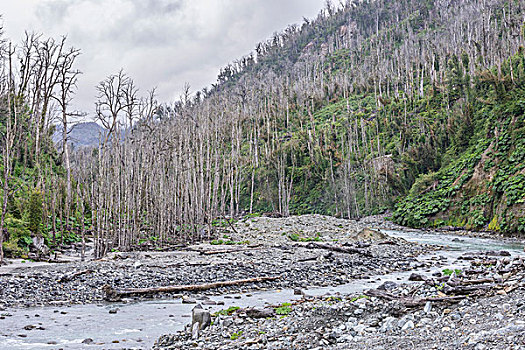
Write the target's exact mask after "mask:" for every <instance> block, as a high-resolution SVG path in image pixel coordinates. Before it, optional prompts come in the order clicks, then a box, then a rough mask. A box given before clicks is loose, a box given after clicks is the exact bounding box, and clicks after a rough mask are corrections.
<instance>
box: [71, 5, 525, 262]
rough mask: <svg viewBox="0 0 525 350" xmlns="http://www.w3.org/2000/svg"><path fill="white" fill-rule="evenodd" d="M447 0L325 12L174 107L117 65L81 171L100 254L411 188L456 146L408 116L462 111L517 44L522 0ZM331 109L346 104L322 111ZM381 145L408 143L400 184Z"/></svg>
mask: <svg viewBox="0 0 525 350" xmlns="http://www.w3.org/2000/svg"><path fill="white" fill-rule="evenodd" d="M447 4H448V2H445V1H438V0H436V1H424V2H422V1H418V0H409V1H394V2H392V1H386V0H385V1H370V2H368V1H365V2H362V3H359V4H356V3H354V2H352V1H348V2H347V3H345V4H341V5H340V6H339V7H333V6H332V5H329V6H328V5H327V8H326V9H325V10H323V11H322V12H321V13H320V14H319V16H318V17H317V18H316V19H314V20H312V21H305V23H304V24H303V25H302V26H290V27H288V28H287V29H286V30H285V31H283V32H282V33H280V34H275V35H274V36H273V37H272V38H271V39H270V40H268V41H267V42H263V43H261V44H259V45H257V48H256V53H253V54H250V55H249V56H246V57H244V58H242V59H241V60H238V61H236V62H234V63H232V64H230V65H229V66H228V67H226V68H224V69H222V70H221V72H220V75H219V77H218V81H217V83H216V84H214V85H213V87H212V88H211V89H205V90H203V91H202V92H198V93H197V94H196V95H195V96H193V97H191V96H190V95H191V94H190V91H189V88H187V89H186V90H185V93H184V95H183V96H182V97H181V99H180V101H179V102H177V103H175V104H172V105H157V103H156V102H155V100H154V95H153V94H150V96H149V97H148V98H142V99H140V98H138V97H137V95H138V92H137V89H136V88H135V86H134V84H133V82H132V80H131V79H130V78H129V77H127V76H126V75H125V74H123V73H122V72H120V73H118V74H116V75H114V76H110V77H109V78H108V79H106V80H105V81H103V82H102V83H101V84H100V85H99V87H98V89H99V92H100V95H99V100H98V102H97V118H98V119H99V120H100V122H101V123H102V124H103V125H104V126H105V127H106V129H107V130H108V133H107V134H106V135H104V136H103V137H102V139H101V143H100V147H99V149H98V150H97V152H96V156H93V155H92V154H91V153H89V152H87V153H85V154H80V155H78V159H77V164H78V165H79V166H78V167H77V168H78V169H80V170H79V174H77V175H76V178H78V179H82V181H87V182H88V183H89V185H87V186H85V188H86V189H88V190H87V192H86V196H87V197H86V198H90V204H91V208H92V211H93V217H94V218H95V221H96V223H95V232H96V235H97V242H99V244H98V248H97V252H98V253H97V255H98V256H101V255H103V253H104V252H105V251H107V249H109V248H111V247H121V248H129V247H130V246H132V245H134V244H138V243H140V242H145V241H150V242H152V241H153V242H157V243H158V242H163V243H164V244H169V242H170V241H184V242H189V241H194V240H198V239H202V238H210V237H211V236H213V235H214V225H216V224H217V223H220V221H222V218H223V217H225V216H227V217H235V216H237V215H241V214H243V213H251V212H252V211H255V210H257V211H268V212H277V213H279V214H280V215H289V214H290V213H292V212H293V213H296V214H297V213H299V214H300V213H305V212H315V211H318V210H319V211H323V212H330V213H332V214H338V215H342V216H345V217H358V216H360V215H363V214H368V213H371V212H372V211H373V209H374V208H378V207H381V206H382V205H388V204H389V203H391V202H392V200H393V199H394V198H395V196H396V195H398V194H400V193H401V192H402V191H405V192H406V191H408V189H409V188H410V185H411V183H412V182H413V180H414V178H415V176H417V175H418V174H420V173H424V172H426V171H430V170H432V169H435V168H436V167H437V166H438V164H436V163H432V160H433V159H438V158H439V157H438V156H437V155H438V153H439V152H441V150H443V149H444V148H445V147H446V146H447V145H449V144H450V142H451V141H450V140H449V139H447V138H443V133H435V132H433V131H432V132H429V130H432V128H433V127H434V126H433V125H432V123H433V120H432V119H431V118H429V117H428V116H425V114H424V113H416V114H414V113H411V114H410V115H409V114H408V113H407V110H410V111H414V110H416V111H417V110H418V108H419V107H418V103H420V101H421V99H422V98H424V97H425V96H429V95H430V96H432V95H433V94H440V95H441V96H445V97H444V98H442V99H440V102H439V103H440V104H441V105H440V108H441V107H442V108H444V109H447V108H449V109H450V108H452V107H453V106H455V107H454V108H462V106H463V107H465V106H468V103H469V98H470V97H469V96H470V95H469V91H470V89H471V87H472V86H473V84H474V82H473V81H472V79H471V78H470V77H471V75H472V74H474V73H475V72H479V71H482V70H484V69H488V68H490V67H494V66H495V67H500V65H501V63H502V61H503V60H504V59H506V58H508V57H509V56H511V55H512V54H514V53H515V52H516V51H517V49H518V47H519V45H521V44H523V37H522V35H521V32H520V30H521V24H522V17H520V16H521V15H520V14H522V13H523V10H524V8H525V3H524V1H521V0H520V1H514V2H510V3H509V2H505V1H502V0H491V1H488V0H487V1H478V0H469V1H464V2H462V3H461V4H457V5H455V6H448V5H447ZM473 18H475V19H476V20H475V21H472V19H473ZM320 38H322V39H320ZM355 96H358V97H355ZM392 101H396V102H397V103H398V105H399V104H400V103H401V102H402V103H403V104H404V107H403V108H401V109H399V108H397V107H396V109H394V108H390V107H389V106H390V104H391V103H392ZM400 101H401V102H400ZM329 105H330V106H333V105H335V106H336V107H335V108H336V109H335V110H326V111H325V110H323V108H324V107H325V106H329ZM319 111H321V112H319ZM335 114H343V115H346V116H347V118H346V120H345V121H344V122H343V123H342V122H341V121H340V120H339V121H338V120H336V118H335ZM465 118H467V117H465ZM320 120H322V121H323V124H322V125H320ZM460 122H462V121H458V120H452V119H449V120H445V121H443V122H442V123H443V125H449V127H450V128H453V127H454V126H453V125H457V124H458V123H460ZM396 134H397V135H396ZM421 135H425V139H423V138H422V137H421ZM387 136H388V137H390V138H398V139H399V142H398V143H397V146H396V149H395V150H394V152H395V153H396V154H397V155H398V157H401V156H404V155H406V156H407V157H410V158H411V159H413V160H414V163H417V164H419V165H418V166H419V168H417V169H408V170H406V172H407V174H408V175H407V176H406V177H407V180H406V181H405V182H403V181H401V180H399V179H397V178H396V177H395V176H394V173H395V170H396V169H395V164H394V162H393V161H392V154H390V153H387V151H386V150H385V147H386V145H385V143H384V140H385V137H387ZM391 151H392V150H390V152H391ZM94 159H95V161H94ZM90 181H91V182H90ZM309 182H312V183H317V184H326V185H327V186H325V187H323V188H318V187H314V188H305V187H304V184H305V183H309ZM301 190H302V191H303V193H298V191H301ZM295 198H301V199H302V200H303V201H304V202H311V201H317V202H319V203H320V204H319V207H309V206H308V205H309V203H304V202H303V203H298V202H297V201H294V199H295ZM305 199H306V201H305Z"/></svg>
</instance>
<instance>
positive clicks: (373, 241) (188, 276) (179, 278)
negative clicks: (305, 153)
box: [0, 215, 434, 308]
mask: <svg viewBox="0 0 525 350" xmlns="http://www.w3.org/2000/svg"><path fill="white" fill-rule="evenodd" d="M384 225H391V224H389V223H386V224H385V223H384V222H383V221H381V220H379V219H378V220H372V221H363V222H356V221H351V220H341V219H336V218H331V217H325V216H320V215H307V216H301V217H291V218H279V219H272V218H252V219H247V220H245V221H240V222H237V223H236V224H235V227H234V229H232V228H230V227H226V228H224V229H223V232H222V233H221V236H220V240H215V242H213V243H214V244H210V243H206V244H199V245H193V246H187V247H184V248H181V249H179V250H177V251H172V252H132V253H118V252H117V253H112V254H110V255H109V256H108V257H107V258H105V259H103V260H99V261H87V262H74V263H67V264H35V265H32V264H31V263H29V262H28V263H26V264H18V266H17V268H14V269H13V268H9V266H6V267H0V307H3V308H6V307H32V306H44V305H57V304H84V303H96V302H100V301H102V300H103V299H104V293H103V291H102V287H103V286H104V285H109V286H111V287H113V288H115V289H116V290H120V289H127V288H147V287H161V286H170V285H190V284H203V283H210V282H216V281H229V280H240V279H248V278H254V277H267V276H276V277H279V278H278V279H277V280H275V281H269V282H261V283H254V284H247V285H243V286H239V287H237V286H232V287H222V288H218V289H215V290H211V291H209V292H206V294H213V295H220V294H225V293H238V292H243V291H254V290H261V289H263V290H264V289H270V288H274V289H275V288H308V287H310V286H330V285H339V284H344V283H348V282H349V281H351V280H352V279H357V278H367V277H368V276H371V275H376V274H385V273H389V272H392V271H403V270H410V269H413V268H418V267H424V266H425V265H430V264H431V263H430V262H420V261H417V259H416V257H417V256H419V255H421V254H423V253H425V252H428V251H430V250H432V249H434V248H432V247H430V246H426V245H419V244H414V243H409V242H406V241H404V240H402V239H394V238H390V237H387V236H384V235H382V234H379V235H376V232H375V231H363V229H368V228H369V227H375V226H383V227H384ZM388 227H391V226H388ZM363 232H367V236H366V237H364V236H363V237H362V236H359V234H363ZM312 244H313V245H314V246H312ZM315 244H324V245H330V246H339V247H346V248H347V249H355V250H359V251H361V252H363V254H359V253H356V254H353V253H343V252H334V251H330V250H325V249H317V248H315ZM232 250H237V251H232ZM222 251H223V252H222ZM230 251H231V252H230ZM209 252H211V253H213V254H209V255H207V253H209ZM167 296H169V295H166V294H156V295H155V297H161V298H162V297H167Z"/></svg>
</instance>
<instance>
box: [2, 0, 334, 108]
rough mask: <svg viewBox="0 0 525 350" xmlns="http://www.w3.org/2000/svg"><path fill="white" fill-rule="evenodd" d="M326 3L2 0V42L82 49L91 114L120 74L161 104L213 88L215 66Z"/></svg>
mask: <svg viewBox="0 0 525 350" xmlns="http://www.w3.org/2000/svg"><path fill="white" fill-rule="evenodd" d="M324 3H325V0H0V13H1V14H2V16H3V25H4V31H5V34H6V36H7V37H8V38H9V39H11V40H12V41H14V42H19V41H20V40H21V39H22V37H23V34H24V31H26V30H28V31H36V32H42V33H44V34H45V35H47V36H52V37H57V38H59V37H60V36H62V35H67V36H68V42H69V44H70V45H71V46H74V47H76V48H79V49H81V51H82V56H81V57H80V58H79V62H78V68H79V69H80V70H81V71H82V72H83V73H84V74H83V75H82V76H81V77H80V81H79V90H78V93H77V95H76V98H75V100H74V107H75V108H77V109H81V110H83V111H85V112H88V113H90V114H91V113H92V112H93V110H94V107H93V106H94V96H95V94H96V92H95V88H94V87H95V86H96V85H97V84H98V83H99V82H100V81H101V80H103V79H104V78H105V77H106V76H107V75H109V74H113V73H116V72H117V71H118V70H119V69H120V68H123V69H124V71H125V72H126V73H128V74H129V75H130V76H131V77H132V78H133V79H134V80H135V81H136V83H137V85H138V86H139V87H140V88H141V90H142V92H143V93H145V92H146V90H148V89H151V88H153V87H157V88H158V90H157V91H158V97H159V100H161V101H173V100H174V99H176V98H177V97H178V96H180V94H181V91H182V87H183V85H184V83H185V82H187V83H189V84H190V85H191V88H192V92H195V91H196V90H200V89H202V88H203V87H206V86H209V85H210V84H211V83H214V82H215V81H216V78H217V74H218V72H219V69H220V68H221V67H224V66H225V65H226V64H228V63H229V62H231V61H233V60H235V59H237V58H240V57H242V56H243V55H246V54H249V53H250V52H251V51H253V50H254V48H255V45H256V43H258V42H260V41H262V40H265V39H267V38H269V37H270V36H271V35H272V34H273V33H274V32H276V31H281V30H282V29H284V28H285V27H286V26H287V25H288V24H292V23H301V22H302V18H303V17H307V18H312V17H315V16H316V15H317V13H318V12H319V11H320V10H321V8H322V7H323V5H324Z"/></svg>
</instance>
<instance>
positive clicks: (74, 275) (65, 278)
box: [58, 270, 93, 282]
mask: <svg viewBox="0 0 525 350" xmlns="http://www.w3.org/2000/svg"><path fill="white" fill-rule="evenodd" d="M92 272H93V270H82V271H77V272H75V273H70V274H67V275H64V276H62V277H60V279H59V280H58V282H69V281H72V280H74V279H75V278H77V277H78V276H82V275H85V274H88V273H92Z"/></svg>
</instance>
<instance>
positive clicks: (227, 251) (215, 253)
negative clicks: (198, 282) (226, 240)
mask: <svg viewBox="0 0 525 350" xmlns="http://www.w3.org/2000/svg"><path fill="white" fill-rule="evenodd" d="M262 248H264V247H260V246H255V247H245V248H234V249H218V250H208V251H206V250H201V251H200V254H201V255H218V254H228V253H237V252H245V251H249V250H258V249H262Z"/></svg>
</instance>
